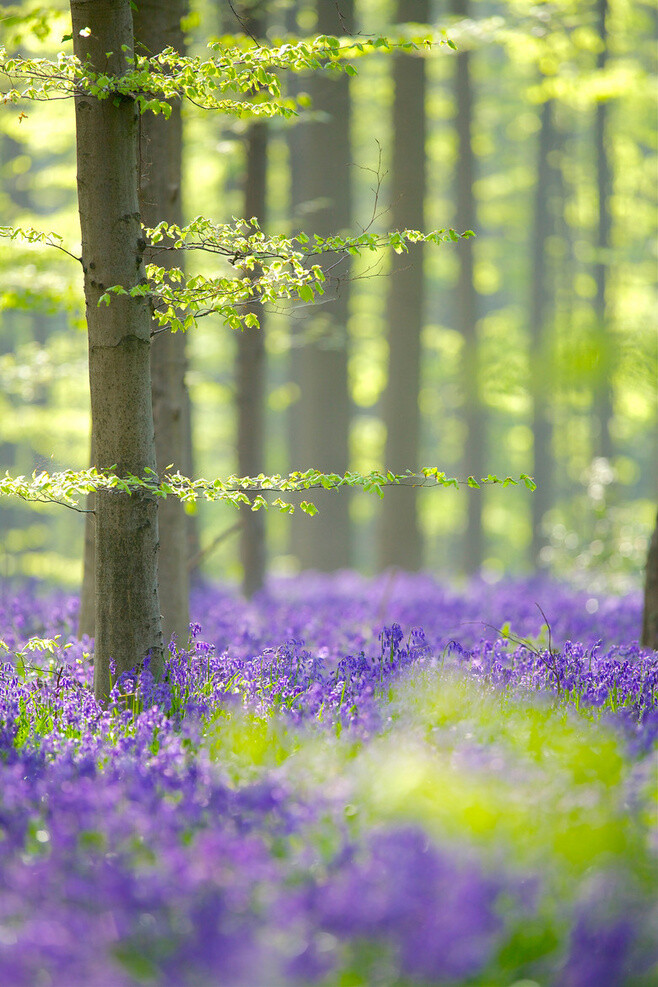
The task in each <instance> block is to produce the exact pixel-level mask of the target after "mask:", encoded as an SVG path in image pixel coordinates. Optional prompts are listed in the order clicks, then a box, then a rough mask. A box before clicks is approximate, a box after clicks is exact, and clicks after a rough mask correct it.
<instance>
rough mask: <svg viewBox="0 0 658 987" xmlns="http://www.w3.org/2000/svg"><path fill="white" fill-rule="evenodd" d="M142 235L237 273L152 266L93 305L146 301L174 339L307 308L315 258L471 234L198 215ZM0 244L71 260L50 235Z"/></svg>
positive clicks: (24, 233)
mask: <svg viewBox="0 0 658 987" xmlns="http://www.w3.org/2000/svg"><path fill="white" fill-rule="evenodd" d="M144 235H145V238H146V239H145V242H146V245H148V246H149V247H150V249H151V250H155V251H163V252H169V251H185V250H200V251H204V252H206V253H210V254H215V255H218V256H220V257H222V258H223V259H224V260H225V261H226V262H227V265H228V266H229V267H230V268H233V270H234V271H235V272H236V273H230V271H229V272H228V273H226V274H217V275H212V276H208V275H204V274H192V273H187V272H185V271H183V270H182V268H179V267H166V268H165V267H161V266H159V265H158V264H154V263H152V264H147V265H146V277H145V279H144V280H143V281H142V282H140V283H139V284H137V285H133V286H132V287H129V288H128V287H125V286H124V285H112V286H110V287H108V288H107V290H106V291H105V292H104V293H103V294H102V295H101V297H100V299H99V305H100V304H105V305H109V304H110V303H111V299H112V296H116V295H130V296H131V297H133V298H137V297H147V298H148V299H149V300H150V303H151V306H152V310H153V315H154V317H155V320H156V321H157V323H158V327H159V329H157V330H155V331H156V332H157V331H160V330H166V329H170V330H171V331H173V332H177V331H181V330H182V331H185V330H187V329H190V328H191V327H192V326H194V324H195V323H196V320H197V318H200V317H202V316H206V315H210V314H211V313H218V314H219V315H221V317H222V319H223V321H224V324H225V325H226V326H228V327H229V328H230V329H249V328H258V325H259V322H258V316H257V315H256V314H255V313H254V312H253V311H250V310H249V306H250V304H251V303H253V302H254V301H258V302H260V303H264V304H268V303H269V304H272V303H278V302H280V301H282V300H286V299H291V298H297V299H300V300H301V301H303V302H307V303H310V302H313V301H314V300H315V298H316V296H317V295H322V294H324V285H325V282H326V280H327V277H328V276H331V271H332V270H333V269H334V267H332V266H329V267H327V265H326V264H325V266H324V267H321V266H320V264H318V263H314V261H316V260H317V259H318V258H320V257H325V256H327V255H329V256H331V255H334V256H335V257H336V258H337V261H336V263H337V264H338V263H340V260H341V259H342V258H343V257H347V256H350V255H351V256H355V255H360V254H362V253H368V252H370V253H374V252H376V251H378V250H382V249H384V248H392V249H393V250H394V251H395V252H396V253H405V252H407V251H408V249H409V245H410V244H414V243H435V244H439V243H443V242H453V241H456V240H459V239H461V238H465V237H471V236H473V235H474V234H473V231H472V230H465V231H464V232H463V233H457V232H456V231H455V230H453V229H440V230H432V231H431V232H429V233H421V232H419V231H418V230H395V231H393V232H388V233H373V232H370V231H369V230H367V229H366V230H363V231H362V232H361V233H359V234H357V235H355V236H347V237H343V236H337V235H335V236H329V237H321V236H318V235H317V234H314V235H311V236H309V235H308V234H306V233H298V234H297V235H296V236H295V237H287V236H285V235H284V234H276V235H270V234H266V233H264V232H263V231H262V230H261V228H260V226H259V224H258V220H257V219H256V218H252V219H249V220H244V219H234V220H233V222H232V223H214V222H213V221H212V220H209V219H205V218H204V217H202V216H198V217H197V218H196V219H193V220H192V222H191V223H189V224H188V225H187V226H183V227H180V226H174V225H173V224H172V225H169V224H167V223H160V224H158V226H156V227H154V228H153V229H147V230H145V231H144ZM0 237H7V238H9V239H11V240H15V239H17V238H20V239H24V240H26V241H27V242H28V243H33V244H38V243H40V244H44V245H46V246H51V247H56V248H57V249H59V250H62V251H64V253H66V254H68V256H70V257H74V255H73V254H72V253H71V252H70V251H68V250H66V248H65V247H64V246H63V242H62V238H61V237H60V236H59V235H58V234H56V233H52V232H44V231H41V230H35V229H33V228H31V227H26V228H24V229H22V228H18V227H9V226H2V227H0ZM74 259H75V260H79V258H77V257H74ZM334 266H335V265H334Z"/></svg>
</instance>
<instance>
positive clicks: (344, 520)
mask: <svg viewBox="0 0 658 987" xmlns="http://www.w3.org/2000/svg"><path fill="white" fill-rule="evenodd" d="M315 9H316V11H317V23H316V26H315V32H316V33H317V34H338V35H343V34H349V33H351V32H352V31H353V30H354V27H353V25H354V3H353V0H341V3H340V4H339V5H337V4H334V3H331V2H329V0H316V3H315ZM302 87H303V88H304V89H305V90H306V91H307V92H309V93H310V95H311V97H312V100H313V108H312V112H313V113H315V114H319V118H318V119H316V120H313V121H312V122H310V123H303V124H300V125H299V126H297V127H296V128H295V129H294V132H293V135H292V137H291V140H290V149H291V185H292V203H291V204H292V208H293V215H294V216H295V222H296V224H297V225H298V226H300V227H301V228H303V229H305V230H306V231H308V232H310V233H318V234H320V235H321V236H326V235H330V234H332V233H338V232H340V231H342V230H346V229H348V228H349V226H350V221H351V191H350V190H351V176H350V161H351V150H350V95H349V77H348V76H347V75H342V74H341V75H339V76H336V75H334V74H333V73H331V74H327V75H325V74H323V73H322V72H314V73H313V74H312V76H311V77H309V78H308V79H304V80H303V84H302ZM333 263H334V261H328V262H327V266H331V265H333ZM337 279H338V281H337ZM348 280H349V264H348V263H347V261H345V262H344V263H342V264H341V265H340V267H339V268H338V269H337V270H334V271H332V273H331V277H330V279H328V281H327V284H326V294H325V296H324V298H321V299H319V301H318V304H316V305H315V306H314V307H313V308H309V309H307V310H304V309H302V308H298V309H297V311H296V312H295V321H294V324H293V325H294V327H295V333H296V336H295V337H294V347H293V379H294V380H296V381H299V385H300V388H301V397H300V400H299V402H298V403H297V404H295V405H293V406H292V409H291V414H292V422H291V464H290V468H291V469H307V468H308V467H311V466H313V467H316V468H318V469H321V470H324V471H325V472H335V473H344V472H345V471H346V470H347V468H348V464H349V452H348V437H349V422H350V410H349V409H350V401H349V391H348V382H347V357H348V335H347V318H348V300H349V284H348ZM312 500H313V502H314V503H315V504H316V505H317V507H318V509H319V513H318V514H317V515H316V516H315V517H314V518H313V519H312V520H311V519H309V518H308V517H306V515H304V514H302V513H301V512H299V515H297V514H296V515H295V516H294V517H293V518H292V520H291V535H292V539H291V541H292V545H291V547H292V552H293V554H294V555H296V556H297V557H298V559H299V561H300V564H301V566H302V568H304V569H320V570H322V571H325V572H331V571H333V570H335V569H342V568H345V567H346V566H348V565H349V564H350V561H351V558H350V524H349V496H348V494H347V492H346V491H344V490H342V491H340V492H337V491H335V490H332V491H324V490H317V491H316V490H314V491H313V497H312Z"/></svg>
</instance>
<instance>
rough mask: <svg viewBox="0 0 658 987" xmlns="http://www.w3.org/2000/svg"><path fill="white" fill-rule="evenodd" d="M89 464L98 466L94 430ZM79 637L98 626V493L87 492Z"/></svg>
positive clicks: (89, 635) (88, 633) (90, 632)
mask: <svg viewBox="0 0 658 987" xmlns="http://www.w3.org/2000/svg"><path fill="white" fill-rule="evenodd" d="M89 465H90V466H97V465H98V463H97V462H96V449H95V445H94V432H93V428H92V431H91V439H90V442H89ZM85 507H86V509H87V511H88V512H89V513H88V514H85V536H84V545H83V561H82V587H81V590H80V611H79V613H78V637H83V635H85V634H86V635H88V637H93V636H94V632H95V628H96V494H94V493H90V494H87V502H86V504H85Z"/></svg>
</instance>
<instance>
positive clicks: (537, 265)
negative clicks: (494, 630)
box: [529, 99, 555, 566]
mask: <svg viewBox="0 0 658 987" xmlns="http://www.w3.org/2000/svg"><path fill="white" fill-rule="evenodd" d="M554 145H555V130H554V127H553V102H552V100H550V99H548V100H546V102H545V103H544V104H543V106H542V110H541V128H540V131H539V142H538V146H537V169H536V176H537V177H536V179H535V181H536V184H535V203H534V224H533V228H532V242H531V244H530V250H531V264H532V268H531V278H530V305H529V309H530V359H531V374H532V395H531V397H532V435H533V447H534V449H533V451H534V465H533V473H534V478H535V482H536V484H537V489H536V490H535V492H534V493H533V495H532V498H531V511H532V542H531V555H532V561H533V563H534V565H535V566H537V565H538V564H539V562H540V554H541V550H542V548H543V546H544V545H545V542H546V539H545V536H544V534H543V531H542V522H543V518H544V515H545V514H546V512H547V510H548V509H549V507H550V505H551V503H552V489H551V488H552V477H553V470H552V456H551V437H552V429H551V423H550V421H549V393H550V391H549V386H550V382H551V375H550V374H548V373H547V370H546V368H547V366H548V365H549V364H548V361H549V359H550V336H549V333H548V327H547V313H548V308H549V291H548V284H547V279H548V272H547V257H546V241H547V240H548V237H549V236H550V234H551V232H552V226H551V215H550V196H551V188H552V182H551V168H550V165H549V155H550V152H551V150H552V149H553V147H554Z"/></svg>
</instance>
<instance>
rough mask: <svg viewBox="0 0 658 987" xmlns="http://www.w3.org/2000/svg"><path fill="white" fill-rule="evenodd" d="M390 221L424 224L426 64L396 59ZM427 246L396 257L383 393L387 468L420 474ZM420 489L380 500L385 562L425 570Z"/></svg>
mask: <svg viewBox="0 0 658 987" xmlns="http://www.w3.org/2000/svg"><path fill="white" fill-rule="evenodd" d="M428 20H429V3H428V0H398V6H397V22H398V23H400V24H404V23H407V22H409V21H413V22H419V23H421V22H422V23H427V21H428ZM394 59H395V60H394V65H393V83H394V87H395V97H394V103H393V161H392V167H391V220H392V227H393V229H395V230H404V229H412V230H422V229H423V228H424V225H425V218H424V199H425V131H426V126H425V59H424V58H422V57H421V58H414V57H412V56H410V55H404V54H398V55H396V56H394ZM423 302H424V281H423V248H422V247H421V246H420V245H417V246H411V247H410V248H409V253H408V254H395V253H394V254H392V260H391V277H390V283H389V292H388V383H387V386H386V392H385V394H384V423H385V425H386V455H385V460H384V463H385V466H387V467H388V468H389V469H392V470H393V472H395V473H399V472H403V471H404V470H405V469H407V468H409V469H417V468H418V466H419V465H420V464H419V446H420V436H419V432H420V410H419V405H418V394H419V391H420V352H421V331H422V328H423V314H424V305H423ZM416 503H417V495H416V489H415V488H414V487H402V488H400V487H398V488H396V487H392V488H391V489H389V490H387V491H386V495H385V497H384V499H383V502H382V524H381V541H380V565H381V567H382V568H386V567H387V566H391V565H395V566H399V567H400V568H402V569H407V570H409V571H413V570H417V569H420V567H421V565H422V541H421V536H420V530H419V527H418V518H417V515H416Z"/></svg>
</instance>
